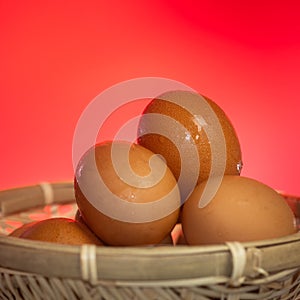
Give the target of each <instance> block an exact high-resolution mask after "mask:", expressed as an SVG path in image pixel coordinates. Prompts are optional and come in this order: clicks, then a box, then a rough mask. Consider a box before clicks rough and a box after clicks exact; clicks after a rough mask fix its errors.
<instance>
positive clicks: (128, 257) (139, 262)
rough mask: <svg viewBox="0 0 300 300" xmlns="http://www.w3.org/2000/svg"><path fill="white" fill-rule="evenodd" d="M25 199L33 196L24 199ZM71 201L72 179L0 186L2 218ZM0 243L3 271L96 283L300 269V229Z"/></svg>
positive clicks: (260, 277) (234, 278) (235, 280)
mask: <svg viewBox="0 0 300 300" xmlns="http://www.w3.org/2000/svg"><path fill="white" fill-rule="evenodd" d="M25 191H26V193H25ZM33 191H34V192H33ZM25 194H26V195H25ZM32 194H34V197H32ZM12 195H14V197H12ZM28 195H30V197H28ZM25 198H26V199H30V201H28V202H27V203H24V199H25ZM72 201H73V202H74V195H73V182H71V181H70V182H58V183H51V184H49V183H43V184H42V185H40V184H37V185H32V186H28V187H22V188H15V189H10V190H5V191H0V213H1V215H2V217H4V216H8V215H10V214H12V213H14V212H16V211H17V210H18V209H21V210H23V209H30V208H32V207H35V206H44V205H46V204H47V205H51V204H54V203H66V202H72ZM18 205H19V206H18ZM16 206H17V207H16ZM0 248H1V252H0V270H1V271H3V272H5V271H7V272H12V273H16V274H33V275H34V274H36V275H42V276H47V277H60V278H71V279H76V280H77V279H78V280H83V281H87V282H89V283H91V284H92V285H96V284H102V285H114V286H157V285H160V286H164V285H168V286H169V285H174V286H176V285H177V286H181V285H182V286H192V285H195V284H198V285H199V284H200V285H201V284H217V283H228V282H229V283H231V284H233V285H234V286H239V285H241V284H242V283H245V282H247V283H248V284H250V285H254V284H260V283H261V282H268V281H272V280H274V278H275V279H276V278H281V277H282V278H285V277H286V276H288V275H290V274H294V273H296V272H298V271H299V269H300V232H297V233H295V234H292V235H289V236H286V237H282V238H276V239H269V240H263V241H253V242H244V243H237V242H231V243H227V244H222V245H205V246H183V245H180V246H176V247H174V246H159V247H154V246H149V247H110V246H95V245H82V246H72V245H62V244H53V243H47V242H38V241H31V240H24V239H19V238H15V237H8V236H5V235H0ZM287 253H288V255H287ZM30 257H35V258H38V259H35V260H30V259H29V258H30ZM154 262H155V263H154Z"/></svg>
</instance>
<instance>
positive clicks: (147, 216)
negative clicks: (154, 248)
mask: <svg viewBox="0 0 300 300" xmlns="http://www.w3.org/2000/svg"><path fill="white" fill-rule="evenodd" d="M74 188H75V198H76V202H77V205H78V208H79V210H80V214H81V216H82V219H83V220H84V222H85V223H86V224H87V225H88V227H89V228H91V230H92V231H93V232H94V233H95V234H96V235H97V236H98V237H99V238H100V240H102V241H103V242H104V243H105V244H107V245H113V246H135V245H149V244H158V243H160V242H161V241H162V240H163V239H164V238H165V237H166V236H167V235H168V234H170V232H171V231H172V229H173V227H174V226H175V224H176V221H177V219H178V215H179V208H180V193H179V189H178V185H177V182H176V179H175V177H174V175H173V174H172V172H171V171H170V169H169V168H168V166H167V165H166V163H165V161H164V160H163V159H162V158H161V157H160V156H158V155H155V154H154V153H153V152H152V151H150V150H148V149H146V148H144V147H142V146H141V145H137V144H134V143H130V142H125V141H107V142H102V143H99V144H97V145H95V146H93V147H91V148H90V149H89V150H88V151H87V152H86V153H85V154H84V155H83V157H82V159H81V160H80V161H79V163H78V166H77V168H76V172H75V178H74Z"/></svg>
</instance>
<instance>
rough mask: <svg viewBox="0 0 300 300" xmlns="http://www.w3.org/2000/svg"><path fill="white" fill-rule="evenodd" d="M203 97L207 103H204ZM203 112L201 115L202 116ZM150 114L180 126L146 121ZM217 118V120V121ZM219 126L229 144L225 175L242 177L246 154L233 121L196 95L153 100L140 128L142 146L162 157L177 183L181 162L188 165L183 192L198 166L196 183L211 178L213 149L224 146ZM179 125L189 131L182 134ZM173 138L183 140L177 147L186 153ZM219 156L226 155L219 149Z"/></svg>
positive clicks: (173, 94) (168, 94)
mask: <svg viewBox="0 0 300 300" xmlns="http://www.w3.org/2000/svg"><path fill="white" fill-rule="evenodd" d="M200 97H202V99H203V101H201V100H200ZM173 101H176V103H175V102H173ZM202 102H206V105H207V106H208V107H210V110H209V109H207V107H206V106H205V105H204V104H201V103H202ZM187 105H189V106H191V107H192V108H189V109H190V110H191V111H188V110H187V109H185V107H186V106H187ZM199 105H200V108H199ZM199 109H200V110H201V111H200V112H198V110H199ZM148 114H159V115H161V116H164V115H165V116H168V117H170V118H171V119H173V120H175V121H176V122H174V123H172V124H170V123H169V122H168V121H167V120H165V119H162V120H161V121H159V122H158V121H156V122H154V121H152V120H151V119H149V118H146V117H147V115H148ZM213 114H215V116H216V118H214V117H213ZM218 122H219V124H220V125H221V131H222V132H221V134H223V136H224V139H225V144H226V157H225V164H226V165H225V174H229V175H239V174H240V172H241V168H242V153H241V147H240V143H239V139H238V136H237V133H236V131H235V129H234V127H233V125H232V123H231V121H230V119H229V118H228V117H227V115H226V114H225V112H224V111H223V110H222V109H221V107H220V106H218V105H217V104H216V103H215V102H214V101H212V100H211V99H209V98H207V97H203V96H201V95H199V94H197V93H194V92H189V91H170V92H166V93H164V94H162V95H160V96H158V97H157V98H155V99H153V100H152V101H151V102H150V103H149V105H148V106H147V107H146V108H145V110H144V112H143V115H142V117H141V121H140V123H139V127H138V136H139V138H138V143H139V144H140V145H142V146H144V147H146V148H148V149H150V150H151V151H153V152H154V153H159V154H161V155H162V156H163V157H164V158H165V159H166V161H167V164H168V166H169V168H170V169H171V171H172V172H173V174H174V176H175V177H176V179H177V180H178V179H179V176H180V174H181V172H182V163H181V160H182V161H184V162H185V163H186V164H187V166H188V167H187V168H189V171H187V172H186V176H185V178H183V181H182V186H181V187H180V189H181V190H183V189H185V185H186V184H187V183H188V182H189V181H190V180H191V177H190V176H188V175H187V174H192V172H194V169H195V166H197V165H199V172H198V175H197V178H196V179H197V182H196V183H197V184H199V183H200V182H202V181H204V180H206V179H207V178H208V176H209V174H210V172H211V166H212V150H211V145H212V143H214V145H215V146H216V147H219V145H220V143H221V141H220V139H219V135H217V134H216V132H217V131H218V128H219V127H218V124H217V123H218ZM179 124H181V125H182V126H184V127H185V128H186V130H185V131H183V132H181V131H179ZM157 130H160V131H162V134H158V133H157ZM208 131H209V132H211V133H212V134H211V135H210V139H209V138H208V135H207V132H208ZM173 134H174V139H175V137H176V139H178V140H179V141H178V142H177V143H178V144H180V148H181V149H182V153H180V151H179V149H178V148H177V147H176V145H175V144H174V140H171V139H169V137H170V136H172V135H173ZM178 135H179V136H178ZM191 146H192V147H191ZM194 148H195V151H197V152H196V153H198V156H199V160H196V156H195V154H194V152H193V150H192V149H194ZM216 155H217V156H220V155H222V154H221V151H219V149H217V151H216ZM213 171H214V173H215V174H216V173H218V172H220V173H222V174H223V170H218V169H217V168H215V170H213ZM183 200H185V199H183Z"/></svg>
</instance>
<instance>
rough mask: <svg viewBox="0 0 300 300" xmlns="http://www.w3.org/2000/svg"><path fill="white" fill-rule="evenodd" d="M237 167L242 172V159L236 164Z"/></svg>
mask: <svg viewBox="0 0 300 300" xmlns="http://www.w3.org/2000/svg"><path fill="white" fill-rule="evenodd" d="M236 169H237V171H238V173H239V174H241V172H242V169H243V162H242V161H241V160H240V161H239V162H238V164H237V165H236Z"/></svg>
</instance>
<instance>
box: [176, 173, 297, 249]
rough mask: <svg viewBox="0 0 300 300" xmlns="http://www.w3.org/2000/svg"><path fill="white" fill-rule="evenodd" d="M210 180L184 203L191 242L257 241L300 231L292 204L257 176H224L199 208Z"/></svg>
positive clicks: (185, 228)
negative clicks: (208, 198)
mask: <svg viewBox="0 0 300 300" xmlns="http://www.w3.org/2000/svg"><path fill="white" fill-rule="evenodd" d="M205 186H206V182H203V183H201V184H200V185H199V186H197V187H196V189H195V190H194V192H193V193H192V195H191V196H190V197H189V199H188V200H187V201H186V203H185V204H184V205H183V211H182V228H183V232H184V236H185V239H186V241H187V243H188V244H190V245H203V244H219V243H224V242H229V241H239V242H246V241H254V240H262V239H271V238H278V237H282V236H286V235H289V234H292V233H295V232H297V228H296V222H295V217H294V215H293V212H292V211H291V209H290V207H289V206H288V204H287V203H286V201H285V200H284V198H283V197H282V196H281V195H279V194H278V193H277V192H276V191H275V190H273V189H272V188H270V187H269V186H267V185H265V184H263V183H260V182H258V181H256V180H254V179H250V178H246V177H241V176H230V175H227V176H224V178H223V181H222V183H221V185H220V187H219V189H218V190H217V192H216V194H215V196H214V197H213V198H212V200H211V201H210V202H209V203H208V204H207V205H206V206H205V207H203V208H199V207H198V204H199V199H200V198H201V195H202V194H203V191H204V188H205Z"/></svg>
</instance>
